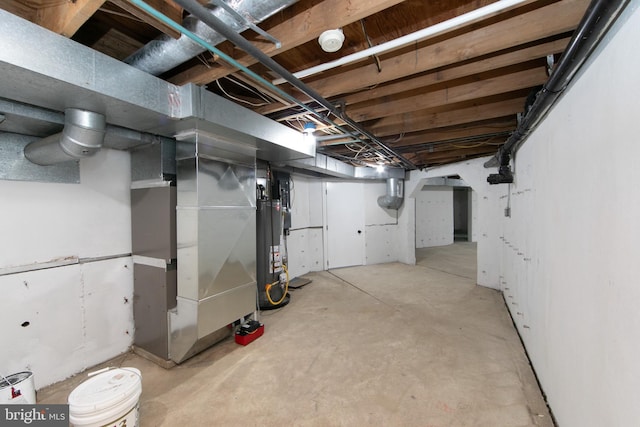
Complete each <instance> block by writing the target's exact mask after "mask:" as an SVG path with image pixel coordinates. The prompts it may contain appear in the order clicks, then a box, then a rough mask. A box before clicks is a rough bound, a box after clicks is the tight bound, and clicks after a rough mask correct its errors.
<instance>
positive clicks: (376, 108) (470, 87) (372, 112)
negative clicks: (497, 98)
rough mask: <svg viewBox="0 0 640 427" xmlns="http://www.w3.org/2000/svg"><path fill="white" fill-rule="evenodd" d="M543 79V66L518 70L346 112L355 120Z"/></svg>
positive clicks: (479, 95)
mask: <svg viewBox="0 0 640 427" xmlns="http://www.w3.org/2000/svg"><path fill="white" fill-rule="evenodd" d="M546 80H547V72H546V70H545V68H544V67H537V68H532V69H529V70H524V71H518V72H515V73H511V74H506V75H503V76H499V77H495V78H489V79H481V80H479V81H477V82H473V83H467V84H463V85H459V86H452V87H447V88H444V89H440V90H436V91H433V92H425V93H419V94H416V95H414V96H406V97H403V98H400V97H399V96H398V97H395V98H396V99H387V98H382V99H380V100H379V101H378V103H377V104H375V105H371V106H362V107H356V108H348V109H347V114H348V115H349V116H350V117H351V118H352V119H354V120H355V121H358V122H363V121H367V120H372V119H377V118H380V117H386V116H390V115H393V114H402V113H408V112H411V111H418V110H425V109H427V108H436V107H439V106H444V105H450V104H456V103H459V102H464V101H469V100H472V99H477V98H484V97H488V96H492V95H497V94H501V93H507V92H513V91H516V90H519V89H525V88H530V87H534V86H537V85H541V84H542V83H544V82H545V81H546Z"/></svg>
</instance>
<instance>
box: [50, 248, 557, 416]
mask: <svg viewBox="0 0 640 427" xmlns="http://www.w3.org/2000/svg"><path fill="white" fill-rule="evenodd" d="M443 254H444V255H443ZM418 258H419V259H418V264H417V265H416V266H407V265H403V264H399V263H392V264H382V265H374V266H367V267H351V268H343V269H338V270H332V271H330V272H320V273H313V274H309V275H308V277H309V278H311V279H312V280H313V282H312V283H311V284H309V285H307V286H305V287H304V288H301V289H298V290H294V291H292V292H291V294H292V297H291V303H290V304H289V305H288V306H286V307H285V308H283V309H280V310H278V311H272V312H264V313H263V317H262V319H261V320H262V321H263V323H264V324H265V334H264V336H262V337H261V338H259V339H258V340H256V341H255V342H253V343H251V344H250V345H248V346H246V347H242V346H239V345H237V344H235V342H233V340H232V339H231V338H229V339H227V340H225V341H223V342H221V343H219V344H217V345H215V346H214V347H212V348H211V349H209V350H207V351H205V352H203V353H201V354H199V355H197V356H195V357H193V358H192V359H190V360H188V361H187V362H185V363H183V364H182V365H180V366H177V367H175V368H173V369H171V370H164V369H162V368H160V367H158V366H157V365H154V364H153V363H151V362H149V361H147V360H145V359H142V358H140V357H139V356H137V355H135V354H131V353H129V354H124V355H122V356H120V357H117V358H115V359H113V360H112V361H110V362H108V363H105V364H104V365H101V366H99V367H96V369H97V368H100V367H102V366H134V367H137V368H139V369H140V370H141V371H142V376H143V393H142V397H141V406H140V425H141V426H143V427H146V426H154V427H155V426H209V425H216V426H323V427H324V426H422V427H435V426H486V427H500V426H508V427H518V426H552V425H553V423H552V420H551V418H550V416H549V413H548V411H547V408H546V406H545V403H544V401H543V398H542V396H541V393H540V390H539V389H538V386H537V384H536V381H535V378H534V376H533V373H532V371H531V369H530V366H529V363H528V361H527V358H526V357H525V354H524V350H523V348H522V346H521V344H520V341H519V339H518V336H517V334H516V332H515V330H514V327H513V325H512V323H511V320H510V318H509V315H508V314H507V311H506V308H505V306H504V302H503V299H502V296H501V294H500V293H498V292H496V291H493V290H490V289H486V288H482V287H478V286H475V279H474V278H475V272H474V270H475V246H474V245H473V244H468V243H462V244H460V243H456V244H454V245H451V246H447V247H443V248H439V249H438V248H431V249H428V250H419V253H418ZM451 260H454V262H450V261H451ZM85 379H86V376H85V375H84V374H80V375H77V376H75V377H73V378H70V379H68V380H66V381H63V382H61V383H58V384H56V385H53V386H51V387H48V388H46V389H43V390H41V391H39V392H38V403H66V399H67V396H68V395H69V393H70V392H71V390H73V389H74V388H75V387H76V386H77V385H78V384H80V383H81V382H82V381H84V380H85Z"/></svg>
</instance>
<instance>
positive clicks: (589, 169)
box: [499, 2, 640, 427]
mask: <svg viewBox="0 0 640 427" xmlns="http://www.w3.org/2000/svg"><path fill="white" fill-rule="evenodd" d="M638 5H639V3H638V2H631V4H630V5H629V6H628V8H629V9H630V11H629V14H628V15H627V16H628V22H626V24H624V26H622V27H621V28H620V30H619V31H618V32H617V34H615V35H613V34H611V36H609V38H610V39H611V40H610V42H609V43H608V44H606V46H605V47H604V49H603V50H602V51H601V52H600V53H599V55H597V56H596V57H595V58H592V60H590V64H589V66H588V68H587V69H586V70H585V71H584V72H583V73H582V74H581V75H580V76H579V78H578V79H577V81H575V82H574V83H573V85H572V86H571V87H570V88H569V90H568V92H567V93H566V94H565V95H564V96H563V98H562V99H561V100H560V102H559V103H558V104H557V105H556V106H555V107H554V108H553V110H552V111H551V113H550V114H549V115H548V117H547V118H546V119H545V120H544V121H543V122H542V123H541V125H540V126H539V127H538V129H537V130H536V131H535V132H534V133H533V134H532V135H531V137H530V138H529V139H528V140H527V141H526V143H525V144H524V145H523V147H522V148H521V149H520V150H519V151H518V153H517V156H516V161H515V171H516V182H515V184H514V185H512V187H511V205H512V217H511V218H504V217H503V218H502V219H501V220H500V226H501V227H502V229H503V233H504V242H503V241H500V245H501V246H500V251H499V253H500V254H501V276H503V277H502V280H503V282H504V283H503V289H504V293H505V296H506V300H507V301H508V302H509V304H508V306H509V309H510V310H511V313H512V316H513V318H514V319H515V322H516V325H517V327H518V330H519V331H520V334H521V335H522V339H523V341H524V343H525V345H526V347H527V350H528V353H529V356H530V358H531V360H532V363H533V366H534V368H535V370H536V372H537V374H538V377H539V379H540V382H541V384H542V388H543V389H544V392H545V393H546V395H547V398H548V401H549V404H550V406H551V409H552V411H553V413H554V414H555V417H556V419H557V420H558V424H559V425H561V426H581V427H597V426H620V427H622V426H633V425H638V422H639V421H638V420H640V405H638V402H640V363H638V358H639V355H640V340H639V339H638V336H639V335H638V334H639V331H640V309H639V307H640V286H639V281H640V279H639V278H640V262H638V261H639V260H640V225H638V218H640V197H639V194H640V193H639V190H638V184H639V183H640V167H639V166H638V159H639V158H640V144H639V138H638V130H637V121H638V116H640V101H639V99H640V98H638V94H640V78H639V77H638V75H639V74H638V70H640V55H638V54H637V45H638V40H640V10H638V9H637V8H638ZM633 8H635V9H636V10H635V11H634V12H633V13H631V9H633Z"/></svg>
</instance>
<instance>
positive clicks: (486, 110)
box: [368, 97, 524, 137]
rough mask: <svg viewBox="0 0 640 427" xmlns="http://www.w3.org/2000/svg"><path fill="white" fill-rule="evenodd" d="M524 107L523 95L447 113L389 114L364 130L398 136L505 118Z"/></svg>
mask: <svg viewBox="0 0 640 427" xmlns="http://www.w3.org/2000/svg"><path fill="white" fill-rule="evenodd" d="M523 110H524V98H522V97H520V98H515V99H509V100H506V101H499V102H494V103H490V104H483V105H475V106H473V107H467V108H462V109H459V110H454V111H447V112H432V111H428V110H427V111H424V112H423V111H420V112H413V113H405V114H400V115H397V116H389V117H385V118H383V119H380V120H378V121H377V122H376V123H375V124H373V125H371V126H368V129H369V130H370V131H371V132H373V133H374V134H375V135H376V136H378V137H382V136H389V135H398V134H399V133H409V132H418V131H421V130H427V129H435V128H439V127H447V126H455V125H461V124H465V123H472V122H477V121H480V120H488V119H495V118H498V117H508V116H512V115H515V114H516V113H519V112H521V111H523Z"/></svg>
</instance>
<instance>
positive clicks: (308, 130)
mask: <svg viewBox="0 0 640 427" xmlns="http://www.w3.org/2000/svg"><path fill="white" fill-rule="evenodd" d="M315 130H316V124H315V123H313V122H306V123H305V124H304V127H303V128H302V136H303V137H304V138H305V139H313V142H314V143H315V142H316V137H315V135H314V134H313V132H315Z"/></svg>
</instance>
